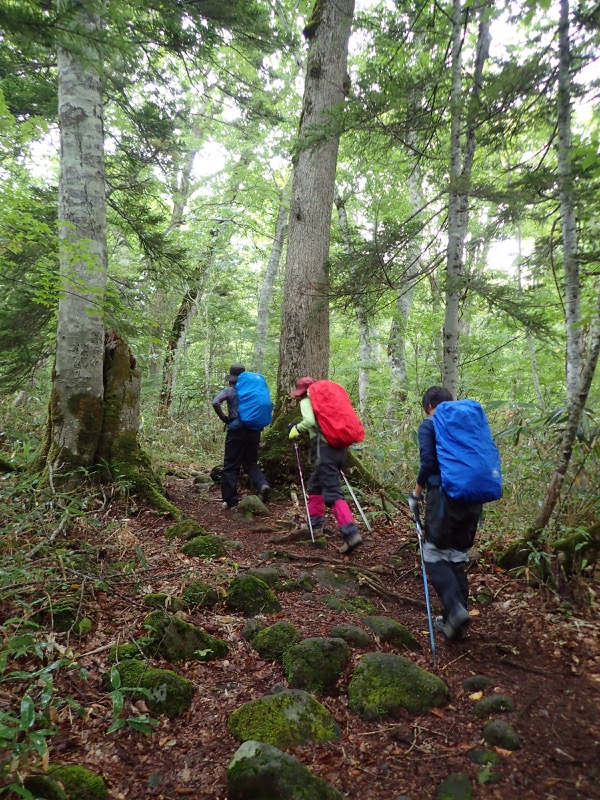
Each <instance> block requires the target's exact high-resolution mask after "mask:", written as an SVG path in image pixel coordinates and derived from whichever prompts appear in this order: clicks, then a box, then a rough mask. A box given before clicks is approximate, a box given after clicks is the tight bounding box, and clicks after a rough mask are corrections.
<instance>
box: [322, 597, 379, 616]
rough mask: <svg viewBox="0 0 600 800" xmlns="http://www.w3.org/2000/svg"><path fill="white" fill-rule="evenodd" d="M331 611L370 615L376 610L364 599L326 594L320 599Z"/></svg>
mask: <svg viewBox="0 0 600 800" xmlns="http://www.w3.org/2000/svg"><path fill="white" fill-rule="evenodd" d="M320 599H321V600H322V602H323V604H324V605H325V606H327V608H329V609H331V611H341V612H342V613H344V614H372V613H373V612H375V611H376V610H377V609H376V608H375V606H374V605H373V603H372V602H371V601H370V600H367V599H366V598H365V597H348V596H347V595H345V594H326V595H321V598H320Z"/></svg>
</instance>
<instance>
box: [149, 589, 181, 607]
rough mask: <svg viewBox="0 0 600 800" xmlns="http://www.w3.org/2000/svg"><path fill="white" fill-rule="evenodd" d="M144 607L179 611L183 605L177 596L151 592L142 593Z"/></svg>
mask: <svg viewBox="0 0 600 800" xmlns="http://www.w3.org/2000/svg"><path fill="white" fill-rule="evenodd" d="M144 605H145V606H146V608H164V609H165V610H166V611H181V610H182V609H183V608H184V607H185V606H184V604H183V603H182V601H181V600H180V599H179V598H178V597H173V596H172V595H170V594H165V593H164V592H152V593H150V594H145V595H144Z"/></svg>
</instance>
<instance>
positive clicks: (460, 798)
mask: <svg viewBox="0 0 600 800" xmlns="http://www.w3.org/2000/svg"><path fill="white" fill-rule="evenodd" d="M436 797H437V800H471V798H472V797H473V787H472V786H471V781H470V780H469V776H468V775H465V773H464V772H453V773H452V775H448V777H447V778H446V779H445V780H444V781H442V782H441V783H440V785H439V786H438V790H437V793H436Z"/></svg>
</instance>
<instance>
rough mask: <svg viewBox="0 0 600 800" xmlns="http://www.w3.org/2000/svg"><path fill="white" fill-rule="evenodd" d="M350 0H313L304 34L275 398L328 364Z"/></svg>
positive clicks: (322, 374) (323, 372) (320, 375)
mask: <svg viewBox="0 0 600 800" xmlns="http://www.w3.org/2000/svg"><path fill="white" fill-rule="evenodd" d="M353 13H354V0H318V2H317V4H316V5H315V9H314V11H313V15H312V18H311V20H310V23H309V26H307V28H306V31H305V33H306V35H307V36H308V37H309V40H310V45H309V50H308V57H307V66H306V78H305V86H304V100H303V111H302V117H301V120H300V130H299V134H298V146H297V152H296V155H295V160H294V175H293V181H292V199H291V205H290V221H289V232H288V248H287V258H286V269H285V283H284V294H283V307H282V335H281V341H280V349H279V374H278V378H277V388H278V397H279V398H283V397H285V396H286V395H287V393H288V392H289V390H290V389H291V388H292V386H293V385H294V383H295V381H296V379H297V378H298V377H299V376H301V375H313V377H315V378H325V377H327V373H328V366H329V298H328V293H329V276H328V269H327V260H328V257H329V242H330V226H331V215H332V209H333V198H334V190H335V172H336V166H337V153H338V142H339V135H340V131H341V112H342V107H343V103H344V95H345V84H346V82H347V80H348V77H347V71H346V68H347V59H348V39H349V36H350V28H351V24H352V17H353Z"/></svg>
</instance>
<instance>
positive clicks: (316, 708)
mask: <svg viewBox="0 0 600 800" xmlns="http://www.w3.org/2000/svg"><path fill="white" fill-rule="evenodd" d="M227 728H228V730H229V732H230V733H231V735H232V736H234V737H235V738H236V739H238V740H239V741H242V742H243V741H247V740H249V739H256V740H258V741H260V742H266V743H267V744H272V745H274V746H275V747H279V748H282V749H288V748H291V747H297V746H298V745H301V744H306V743H307V742H313V743H314V744H320V743H322V742H328V741H332V740H335V739H339V738H340V729H339V726H338V724H337V722H336V721H335V719H334V718H333V717H332V715H331V714H330V712H329V711H328V710H327V709H326V708H325V707H324V706H322V705H321V704H320V703H319V702H317V700H315V699H314V697H312V696H311V695H310V694H308V692H303V691H298V690H295V689H287V690H284V691H281V692H278V693H277V694H271V695H268V696H267V697H261V698H259V699H258V700H251V701H250V702H249V703H245V704H244V705H243V706H240V707H239V708H237V709H236V710H235V711H234V712H233V714H231V716H230V717H229V719H228V720H227Z"/></svg>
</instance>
